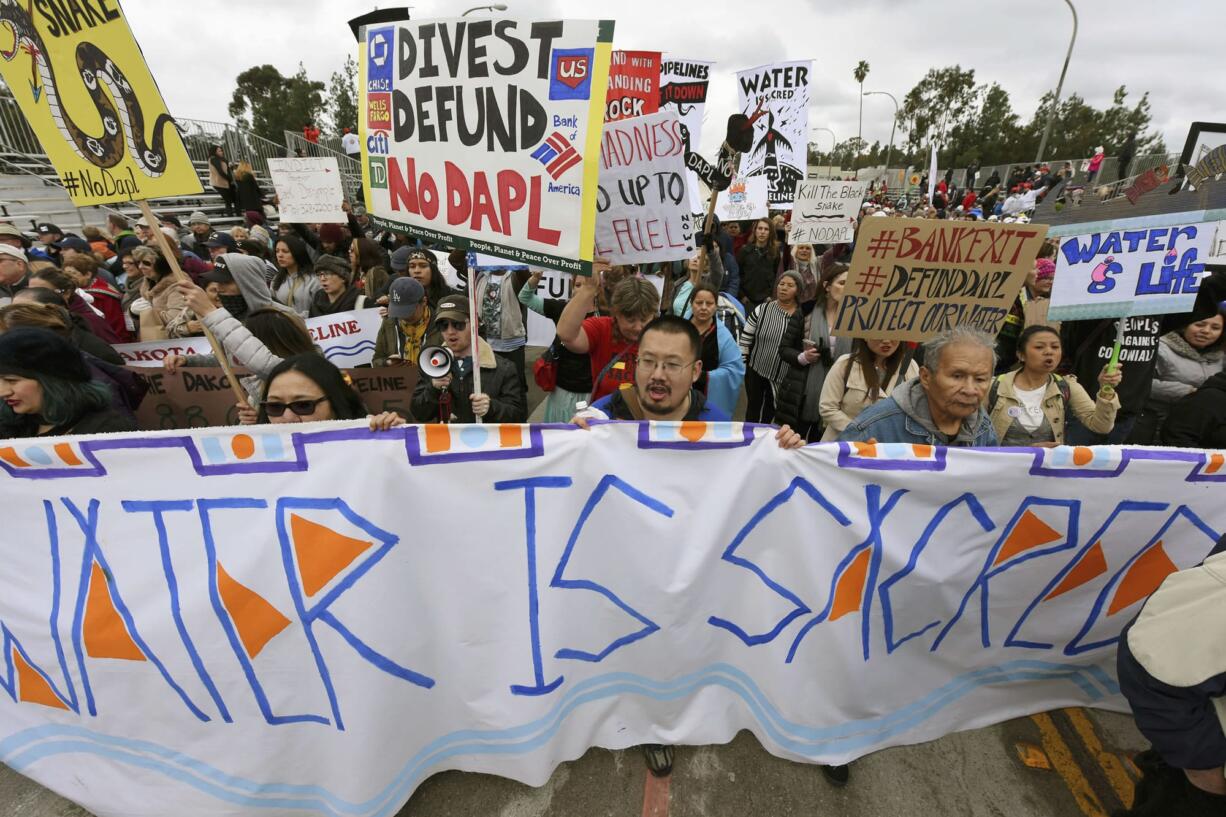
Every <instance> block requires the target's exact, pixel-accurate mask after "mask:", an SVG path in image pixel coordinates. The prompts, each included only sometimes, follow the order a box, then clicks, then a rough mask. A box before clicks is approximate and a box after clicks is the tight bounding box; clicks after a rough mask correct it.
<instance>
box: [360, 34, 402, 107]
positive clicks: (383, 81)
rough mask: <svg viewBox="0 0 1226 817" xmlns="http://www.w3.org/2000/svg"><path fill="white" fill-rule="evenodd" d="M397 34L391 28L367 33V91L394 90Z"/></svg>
mask: <svg viewBox="0 0 1226 817" xmlns="http://www.w3.org/2000/svg"><path fill="white" fill-rule="evenodd" d="M395 42H396V32H395V29H394V28H392V27H391V26H386V27H384V28H376V29H372V30H370V31H368V32H366V91H367V93H369V92H371V91H390V90H392V54H393V46H394V45H395Z"/></svg>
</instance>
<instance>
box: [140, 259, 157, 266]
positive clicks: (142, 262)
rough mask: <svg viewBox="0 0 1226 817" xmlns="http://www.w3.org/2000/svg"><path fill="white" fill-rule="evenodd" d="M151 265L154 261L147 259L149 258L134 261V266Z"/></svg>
mask: <svg viewBox="0 0 1226 817" xmlns="http://www.w3.org/2000/svg"><path fill="white" fill-rule="evenodd" d="M153 265H154V262H152V261H149V260H145V261H137V262H136V266H138V267H152V266H153Z"/></svg>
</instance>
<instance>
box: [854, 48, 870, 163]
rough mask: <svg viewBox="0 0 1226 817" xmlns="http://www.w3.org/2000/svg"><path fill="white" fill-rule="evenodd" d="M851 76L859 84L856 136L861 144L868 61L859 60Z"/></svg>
mask: <svg viewBox="0 0 1226 817" xmlns="http://www.w3.org/2000/svg"><path fill="white" fill-rule="evenodd" d="M851 75H852V76H853V77H855V78H856V82H858V83H860V127H859V132H858V136H859V138H860V143H861V144H863V143H864V80H865V79H866V78H867V77H868V61H867V60H860V62H859V63H858V64H857V65H856V70H854V71H852V72H851ZM857 158H858V155H857ZM855 166H856V163H855V162H854V161H853V163H852V168H853V169H854V168H855Z"/></svg>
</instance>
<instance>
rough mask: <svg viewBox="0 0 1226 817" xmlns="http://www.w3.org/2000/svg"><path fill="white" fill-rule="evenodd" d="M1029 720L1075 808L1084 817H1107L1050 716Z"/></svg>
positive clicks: (1034, 717) (1045, 715)
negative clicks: (1036, 730)
mask: <svg viewBox="0 0 1226 817" xmlns="http://www.w3.org/2000/svg"><path fill="white" fill-rule="evenodd" d="M1030 720H1032V721H1034V724H1035V726H1037V727H1038V728H1039V738H1040V740H1041V742H1042V744H1043V750H1044V751H1045V752H1047V757H1048V759H1049V760H1051V764H1052V767H1053V768H1055V770H1056V772H1057V774H1059V775H1060V777H1061V779H1062V780H1064V785H1065V787H1066V788H1067V789H1068V790H1069V793H1070V794H1072V795H1073V800H1074V801H1076V803H1077V808H1079V809H1081V813H1082V814H1084V815H1085V817H1107V812H1106V810H1104V809H1103V806H1102V803H1100V802H1099V801H1098V797H1097V796H1095V794H1094V790H1093V789H1091V788H1090V783H1089V781H1088V780H1086V777H1085V775H1084V774H1082V773H1081V768H1080V767H1079V766H1078V765H1077V761H1076V760H1074V759H1073V752H1072V750H1071V749H1069V747H1068V744H1067V743H1065V742H1064V738H1062V737H1060V731H1059V730H1058V729H1057V728H1056V724H1055V722H1054V721H1052V719H1051V716H1050V715H1048V714H1047V713H1046V712H1040V713H1039V714H1037V715H1031V716H1030Z"/></svg>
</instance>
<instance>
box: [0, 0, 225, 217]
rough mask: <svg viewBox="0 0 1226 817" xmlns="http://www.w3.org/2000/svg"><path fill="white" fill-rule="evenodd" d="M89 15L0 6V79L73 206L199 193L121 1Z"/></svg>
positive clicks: (193, 171) (28, 6) (75, 9)
mask: <svg viewBox="0 0 1226 817" xmlns="http://www.w3.org/2000/svg"><path fill="white" fill-rule="evenodd" d="M86 8H88V9H89V12H90V13H86V12H82V10H81V9H80V8H78V7H76V5H75V4H74V5H73V13H72V14H71V16H70V15H69V13H68V12H67V11H64V12H63V13H62V14H61V11H60V9H59V8H55V9H54V13H51V12H49V11H48V10H47V9H45V8H44V6H43V4H41V3H39V4H30V3H18V2H12V3H5V4H4V6H3V8H0V22H3V24H4V28H5V32H4V37H5V38H10V39H8V42H9V43H11V50H9V51H6V52H5V53H4V59H3V60H0V77H3V78H4V84H5V85H7V86H8V87H9V89H10V90H11V91H12V94H13V98H14V99H15V100H16V101H17V104H18V105H19V106H20V108H21V112H22V113H23V114H25V117H26V120H27V121H28V122H29V123H30V127H31V128H32V129H33V131H34V133H35V134H36V135H37V136H38V141H39V143H40V144H41V145H42V147H43V150H44V151H46V153H47V158H48V159H49V160H50V161H51V164H52V165H53V166H54V167H55V172H56V173H57V174H58V175H59V181H60V184H61V185H62V186H63V188H64V190H66V191H67V192H68V195H69V196H70V197H71V198H72V203H73V204H74V205H76V206H77V207H87V206H90V205H95V204H108V203H114V202H127V201H134V200H137V199H150V198H157V197H160V196H181V195H191V194H193V193H199V192H201V190H202V188H201V185H200V178H199V177H198V176H197V175H196V169H195V167H193V166H192V161H191V159H190V158H189V157H188V155H187V150H186V149H185V148H184V146H183V140H182V139H181V138H180V136H179V131H178V130H177V129H176V128H175V123H174V119H173V118H172V117H171V116H170V114H169V113H168V112H167V110H166V103H165V102H164V101H163V100H162V94H161V91H159V90H158V87H157V83H155V82H154V80H153V76H152V75H151V74H150V73H149V67H148V66H147V65H145V58H144V56H143V55H142V54H141V51H140V47H139V46H138V45H137V44H136V40H135V39H134V38H133V36H132V30H131V29H130V28H129V27H128V20H127V17H125V16H124V14H123V10H122V8H121V7H120V5H119V3H118V2H117V0H110V1H109V2H108V3H103V4H101V5H100V6H99V7H98V8H97V9H95V8H93V7H92V6H88V5H87V6H86ZM36 9H37V11H38V17H37V18H35V17H34V16H32V15H33V14H34V12H35V10H36ZM78 18H83V19H84V21H85V23H84V24H82V23H81V22H80V20H79V19H78Z"/></svg>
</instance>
